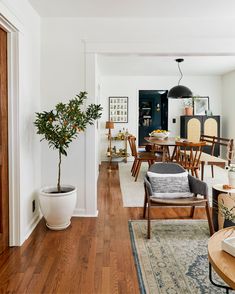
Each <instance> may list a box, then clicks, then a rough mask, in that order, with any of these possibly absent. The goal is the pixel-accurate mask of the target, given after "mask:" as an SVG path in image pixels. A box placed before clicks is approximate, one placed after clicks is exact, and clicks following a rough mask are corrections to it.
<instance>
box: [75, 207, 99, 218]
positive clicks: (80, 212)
mask: <svg viewBox="0 0 235 294" xmlns="http://www.w3.org/2000/svg"><path fill="white" fill-rule="evenodd" d="M98 214H99V211H98V210H96V212H95V213H94V214H90V213H89V214H88V213H87V212H86V209H80V208H76V209H75V210H74V212H73V217H97V216H98Z"/></svg>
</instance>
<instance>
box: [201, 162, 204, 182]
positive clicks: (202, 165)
mask: <svg viewBox="0 0 235 294" xmlns="http://www.w3.org/2000/svg"><path fill="white" fill-rule="evenodd" d="M204 166H205V163H204V162H202V163H201V167H202V169H201V180H202V181H203V179H204Z"/></svg>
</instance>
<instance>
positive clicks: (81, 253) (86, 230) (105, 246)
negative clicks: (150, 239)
mask: <svg viewBox="0 0 235 294" xmlns="http://www.w3.org/2000/svg"><path fill="white" fill-rule="evenodd" d="M98 209H99V216H98V217H97V218H73V219H72V225H71V227H70V228H69V229H67V230H65V231H58V232H56V231H50V230H48V229H46V227H45V223H44V220H42V221H41V222H40V223H39V225H38V226H37V228H36V229H35V230H34V232H33V234H32V235H31V236H30V238H29V239H28V240H27V241H26V242H25V243H24V245H23V246H22V247H20V248H19V247H18V248H10V249H7V250H6V251H5V252H4V253H3V254H1V255H0V293H30V294H32V293H82V294H87V293H92V294H93V293H95V294H96V293H102V294H106V293H107V294H111V293H125V294H127V293H131V294H133V293H139V288H138V280H137V274H136V269H135V264H134V259H133V257H132V251H131V243H130V238H129V231H128V220H129V219H142V209H141V208H123V207H122V197H121V191H120V186H119V176H118V170H117V165H113V171H112V172H111V173H108V171H107V165H106V164H105V163H103V164H102V165H101V169H100V175H99V181H98ZM154 213H156V218H157V216H158V218H167V217H168V218H169V217H170V218H176V217H178V216H179V215H181V217H182V218H184V217H187V216H189V213H190V209H187V208H185V209H182V208H178V209H173V208H167V209H166V208H156V209H155V211H154ZM195 218H205V214H204V210H203V211H202V210H201V209H199V208H198V209H197V210H196V214H195Z"/></svg>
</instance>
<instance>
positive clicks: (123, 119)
mask: <svg viewBox="0 0 235 294" xmlns="http://www.w3.org/2000/svg"><path fill="white" fill-rule="evenodd" d="M109 120H110V121H113V122H115V123H127V122H128V97H109Z"/></svg>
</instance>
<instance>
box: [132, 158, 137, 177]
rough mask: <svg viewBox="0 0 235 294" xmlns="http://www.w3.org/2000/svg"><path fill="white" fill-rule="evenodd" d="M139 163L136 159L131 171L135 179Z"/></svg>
mask: <svg viewBox="0 0 235 294" xmlns="http://www.w3.org/2000/svg"><path fill="white" fill-rule="evenodd" d="M137 162H138V160H137V159H136V158H135V160H134V163H133V165H132V169H131V174H132V176H133V177H134V176H135V170H136V166H137Z"/></svg>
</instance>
